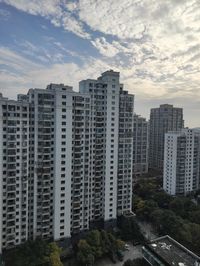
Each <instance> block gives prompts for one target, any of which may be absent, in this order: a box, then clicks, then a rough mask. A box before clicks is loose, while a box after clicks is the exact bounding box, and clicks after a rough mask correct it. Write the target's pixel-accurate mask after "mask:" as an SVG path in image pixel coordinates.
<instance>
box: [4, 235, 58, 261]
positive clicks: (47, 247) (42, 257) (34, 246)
mask: <svg viewBox="0 0 200 266" xmlns="http://www.w3.org/2000/svg"><path fill="white" fill-rule="evenodd" d="M60 254H61V249H60V248H59V247H58V245H57V244H56V243H55V242H51V243H47V242H46V241H44V240H42V239H36V240H35V241H28V242H26V243H24V244H23V245H21V246H19V247H18V248H16V249H14V250H10V251H8V252H7V253H6V254H5V256H4V257H5V264H6V266H22V265H23V266H35V265H41V266H63V264H62V262H61V261H60Z"/></svg>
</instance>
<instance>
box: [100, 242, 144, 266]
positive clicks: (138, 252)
mask: <svg viewBox="0 0 200 266" xmlns="http://www.w3.org/2000/svg"><path fill="white" fill-rule="evenodd" d="M128 244H129V246H130V250H126V251H125V252H124V260H123V261H117V262H116V263H113V262H112V261H111V260H110V259H109V258H103V259H101V260H99V261H98V262H96V263H95V266H122V265H123V264H124V262H125V261H126V260H128V259H131V260H133V259H137V258H142V246H141V245H137V246H133V245H132V244H131V243H128Z"/></svg>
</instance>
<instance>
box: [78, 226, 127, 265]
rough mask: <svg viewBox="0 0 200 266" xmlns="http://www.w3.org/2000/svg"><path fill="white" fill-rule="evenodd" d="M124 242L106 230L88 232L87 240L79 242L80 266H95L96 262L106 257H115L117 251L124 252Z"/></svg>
mask: <svg viewBox="0 0 200 266" xmlns="http://www.w3.org/2000/svg"><path fill="white" fill-rule="evenodd" d="M123 247H124V242H123V241H121V240H119V239H116V238H115V237H114V236H113V235H112V234H111V233H108V232H106V231H104V230H102V231H98V230H93V231H90V232H88V234H87V235H86V237H85V239H81V240H79V242H78V252H77V261H78V265H88V266H89V265H94V262H95V261H96V260H97V259H99V258H102V257H103V256H105V255H108V256H113V255H114V253H116V252H117V250H122V249H123Z"/></svg>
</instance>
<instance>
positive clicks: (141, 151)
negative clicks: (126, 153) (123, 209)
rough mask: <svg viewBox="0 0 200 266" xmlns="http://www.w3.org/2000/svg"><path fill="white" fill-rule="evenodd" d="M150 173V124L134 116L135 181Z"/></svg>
mask: <svg viewBox="0 0 200 266" xmlns="http://www.w3.org/2000/svg"><path fill="white" fill-rule="evenodd" d="M147 172H148V122H147V121H146V119H145V118H143V117H141V116H139V115H136V114H134V125H133V179H134V180H136V179H137V177H138V176H141V175H142V174H145V173H147Z"/></svg>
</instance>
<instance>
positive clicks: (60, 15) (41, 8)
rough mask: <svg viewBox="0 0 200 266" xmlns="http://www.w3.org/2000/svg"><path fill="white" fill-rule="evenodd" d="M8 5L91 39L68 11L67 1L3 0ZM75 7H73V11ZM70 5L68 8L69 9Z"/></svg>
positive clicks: (81, 24)
mask: <svg viewBox="0 0 200 266" xmlns="http://www.w3.org/2000/svg"><path fill="white" fill-rule="evenodd" d="M1 2H4V3H6V4H8V5H11V6H14V7H15V8H17V9H19V10H21V11H23V12H27V13H29V14H31V15H40V16H42V17H45V18H46V19H49V20H50V21H51V23H52V24H53V25H54V26H56V27H63V28H64V29H65V30H67V31H70V32H73V33H74V34H76V35H77V36H79V37H82V38H86V39H88V38H90V34H89V33H87V32H86V31H85V30H84V27H83V23H82V22H81V21H78V20H76V19H75V18H74V17H73V15H72V14H71V13H70V12H69V11H67V6H66V3H65V0H62V1H60V0H48V1H46V0H32V1H27V0H20V1H16V0H1ZM72 6H73V5H71V10H72V9H73V8H72ZM69 7H70V6H69V4H68V8H69ZM69 10H70V8H69Z"/></svg>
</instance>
